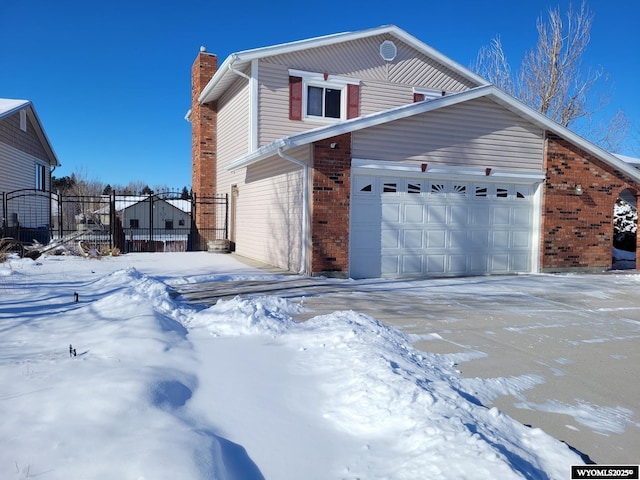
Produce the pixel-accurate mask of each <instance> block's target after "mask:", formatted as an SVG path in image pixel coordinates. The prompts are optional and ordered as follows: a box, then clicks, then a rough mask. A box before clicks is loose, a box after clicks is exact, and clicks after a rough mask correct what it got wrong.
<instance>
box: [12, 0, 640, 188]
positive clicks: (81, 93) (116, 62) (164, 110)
mask: <svg viewBox="0 0 640 480" xmlns="http://www.w3.org/2000/svg"><path fill="white" fill-rule="evenodd" d="M568 3H569V2H568V1H566V0H549V1H548V2H546V1H544V0H542V1H530V0H521V1H516V2H514V1H513V0H508V1H507V0H485V1H472V0H458V1H456V2H428V1H424V0H423V1H403V0H399V1H384V2H383V1H380V0H373V1H368V2H357V1H356V2H339V3H332V4H322V3H317V2H315V3H307V4H305V3H302V2H293V1H283V0H275V1H271V2H256V4H255V5H250V4H249V3H247V2H218V1H211V0H210V1H201V0H182V1H180V2H172V1H168V0H163V1H156V2H152V1H146V0H139V1H136V0H110V1H108V2H100V1H86V0H82V1H75V0H56V1H55V2H54V1H50V0H30V1H11V0H0V97H4V98H18V99H26V100H31V101H32V102H33V103H34V105H35V108H36V111H37V112H38V115H39V116H40V119H41V121H42V123H43V125H44V128H45V130H46V132H47V134H48V136H49V139H50V141H51V143H52V144H53V147H54V149H55V151H56V153H57V155H58V157H59V159H60V161H61V163H62V167H61V168H59V169H58V170H57V171H56V172H55V175H56V176H58V177H61V176H64V175H70V174H71V173H73V172H75V173H80V174H82V175H83V176H84V177H85V178H87V179H89V180H99V181H101V182H103V183H105V184H106V183H109V184H122V185H126V184H127V183H129V182H130V181H141V182H144V183H147V184H148V185H150V186H151V187H155V186H158V185H164V186H168V187H172V188H178V189H180V188H182V187H183V186H190V185H191V126H190V124H189V123H187V122H186V121H185V120H184V115H185V113H186V112H187V110H188V109H189V107H190V70H191V65H192V63H193V61H194V59H195V57H196V55H197V53H198V50H199V48H200V46H201V45H205V46H206V47H207V50H208V51H209V52H212V53H216V54H218V56H219V62H220V63H221V62H222V61H223V60H224V59H225V58H226V57H227V56H228V55H229V54H231V53H233V52H237V51H241V50H246V49H250V48H257V47H263V46H268V45H274V44H278V43H285V42H289V41H295V40H300V39H304V38H310V37H315V36H321V35H327V34H332V33H338V32H345V31H354V30H361V29H366V28H372V27H377V26H380V25H387V24H394V25H397V26H398V27H400V28H402V29H404V30H406V31H407V32H408V33H410V34H412V35H413V36H415V37H417V38H419V39H420V40H422V41H423V42H425V43H426V44H428V45H430V46H432V47H433V48H435V49H437V50H439V51H440V52H442V53H443V54H445V55H447V56H449V57H450V58H452V59H453V60H455V61H456V62H458V63H460V64H462V65H463V66H469V65H471V63H472V62H473V60H474V59H475V57H476V54H477V52H478V50H479V49H480V48H481V47H482V46H483V45H486V44H488V43H489V42H490V41H491V39H493V38H494V37H495V36H497V35H499V36H500V37H501V40H502V43H503V45H504V47H505V50H506V53H507V55H508V56H509V59H510V62H511V64H512V66H513V67H514V68H517V66H518V65H519V63H520V59H521V58H522V55H523V53H524V52H525V51H526V50H527V49H529V48H531V47H533V46H534V44H535V41H536V38H537V33H536V29H535V22H536V19H537V18H538V17H539V16H540V15H543V16H546V11H547V8H549V7H556V6H560V7H561V9H562V10H563V11H566V7H567V5H568ZM574 5H575V6H578V5H579V1H575V2H574ZM588 5H589V8H590V9H591V10H592V11H593V13H594V14H595V20H594V25H593V28H592V31H591V33H592V35H591V42H590V46H589V50H588V52H587V54H586V56H585V59H584V60H585V65H591V66H602V67H603V68H604V69H605V71H607V72H608V73H609V75H610V81H609V84H608V85H609V86H611V87H612V90H611V91H612V95H611V101H610V104H609V107H608V108H607V109H606V110H605V111H604V115H608V116H609V115H611V114H612V113H613V112H615V111H616V110H617V109H622V110H624V112H625V113H626V115H627V116H628V117H629V118H630V120H631V121H632V123H633V124H634V125H635V128H636V129H639V128H640V96H639V95H638V85H637V83H638V78H639V77H640V28H639V27H638V25H639V24H640V2H637V1H636V0H624V1H621V0H608V1H605V0H591V1H590V2H588ZM636 141H637V137H636ZM638 150H639V147H638V145H633V144H631V145H629V146H627V147H626V148H625V149H624V150H623V151H621V152H619V153H623V154H627V155H633V156H640V151H638Z"/></svg>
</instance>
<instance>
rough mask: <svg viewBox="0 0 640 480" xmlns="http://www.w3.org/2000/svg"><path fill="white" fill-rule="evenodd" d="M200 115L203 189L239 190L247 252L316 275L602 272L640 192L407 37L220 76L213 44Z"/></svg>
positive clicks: (584, 149) (226, 65) (318, 43)
mask: <svg viewBox="0 0 640 480" xmlns="http://www.w3.org/2000/svg"><path fill="white" fill-rule="evenodd" d="M188 119H189V120H190V121H191V123H192V131H193V143H192V151H193V191H194V192H195V193H196V195H208V194H213V193H228V194H229V195H230V219H229V220H230V240H231V241H232V242H233V244H234V245H235V249H236V252H237V253H238V254H241V255H244V256H246V257H250V258H254V259H257V260H260V261H263V262H266V263H268V264H272V265H275V266H279V267H282V268H286V269H289V270H292V271H299V272H303V273H307V274H313V275H316V274H325V275H328V274H333V275H339V276H350V277H353V278H364V277H378V276H412V275H419V276H423V275H438V276H439V275H474V274H499V273H517V272H540V271H562V270H580V269H583V270H589V269H599V270H602V269H607V268H610V266H611V251H612V238H613V212H614V204H615V201H616V199H617V198H618V196H619V195H621V193H622V192H626V193H627V194H629V193H630V194H631V195H632V196H634V197H636V196H637V195H638V191H639V190H638V188H639V186H640V172H638V170H636V169H634V168H633V167H631V166H629V165H627V164H626V163H625V162H623V161H621V160H620V159H618V158H616V157H615V156H613V155H611V154H609V153H608V152H606V151H604V150H602V149H600V148H598V147H597V146H595V145H593V144H591V143H590V142H588V141H586V140H585V139H584V138H581V137H580V136H578V135H576V134H575V133H573V132H572V131H570V130H568V129H566V128H564V127H562V126H560V125H558V124H556V123H555V122H553V121H551V120H549V119H548V118H546V117H545V116H543V115H541V114H540V113H538V112H536V111H534V110H533V109H531V108H529V107H527V106H526V105H524V104H522V103H521V102H519V101H518V100H516V99H515V98H513V97H511V96H509V95H507V94H506V93H504V92H503V91H501V90H500V89H498V88H496V87H495V86H493V85H490V84H488V83H487V82H486V81H485V80H484V79H482V78H480V77H479V76H477V75H476V74H474V73H473V72H471V71H469V70H468V69H466V68H464V67H462V66H461V65H459V64H457V63H456V62H454V61H453V60H451V59H449V58H447V57H446V56H444V55H442V54H441V53H439V52H437V51H435V50H434V49H432V48H431V47H429V46H428V45H426V44H425V43H423V42H422V41H420V40H418V39H417V38H415V37H413V36H411V35H410V34H408V33H407V32H405V31H403V30H401V29H399V28H397V27H395V26H383V27H379V28H373V29H370V30H364V31H358V32H349V33H341V34H336V35H329V36H326V37H319V38H311V39H308V40H302V41H297V42H292V43H287V44H282V45H275V46H270V47H264V48H257V49H254V50H247V51H242V52H238V53H234V54H232V55H230V56H228V57H227V58H226V59H225V60H224V61H223V62H222V63H221V64H218V58H217V57H216V56H215V55H213V54H210V53H208V52H207V51H206V50H205V49H204V48H203V49H201V52H200V53H199V55H198V56H197V58H196V61H195V63H194V64H193V69H192V105H191V110H190V111H189V113H188ZM201 213H202V212H201ZM195 221H196V225H198V222H199V219H198V216H197V215H196V218H195Z"/></svg>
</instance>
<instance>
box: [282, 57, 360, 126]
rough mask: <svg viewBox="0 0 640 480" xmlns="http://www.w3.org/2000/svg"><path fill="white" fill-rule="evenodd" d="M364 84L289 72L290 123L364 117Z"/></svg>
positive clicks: (319, 75)
mask: <svg viewBox="0 0 640 480" xmlns="http://www.w3.org/2000/svg"><path fill="white" fill-rule="evenodd" d="M359 103H360V82H359V81H358V80H355V79H351V78H345V77H338V76H335V75H329V74H319V73H310V72H301V71H299V70H289V119H290V120H305V119H306V120H322V121H336V120H346V119H349V118H355V117H357V116H359V114H360V105H359Z"/></svg>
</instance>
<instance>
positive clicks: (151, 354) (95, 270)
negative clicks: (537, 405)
mask: <svg viewBox="0 0 640 480" xmlns="http://www.w3.org/2000/svg"><path fill="white" fill-rule="evenodd" d="M258 273H260V272H257V271H255V270H252V269H251V268H250V267H247V266H245V265H243V264H240V263H239V262H237V261H236V260H235V259H234V258H233V257H230V256H227V255H212V254H207V253H168V254H128V255H123V256H120V257H105V258H102V259H99V260H98V259H85V258H80V257H72V256H68V257H66V256H44V257H42V258H40V259H38V261H36V262H34V261H32V260H28V259H17V258H13V259H11V260H10V261H9V262H6V263H2V264H0V382H1V385H2V392H0V415H1V418H2V422H1V423H0V478H3V479H4V478H6V479H13V478H15V479H25V478H38V479H69V478H83V479H119V480H120V479H135V480H141V479H154V480H156V479H165V478H167V479H198V478H202V479H243V480H245V479H246V480H256V479H263V478H266V479H278V480H283V479H284V480H286V479H296V480H298V479H306V480H308V479H323V480H326V479H389V478H393V479H425V478H429V479H438V478H450V479H461V478H465V479H488V478H492V479H494V478H500V479H511V478H527V479H546V478H550V479H563V480H564V479H567V478H569V466H570V465H572V464H581V463H582V461H581V459H580V457H579V456H578V455H577V454H575V453H573V452H572V451H571V450H570V449H569V448H568V447H567V446H566V445H565V444H563V443H561V442H559V441H557V440H555V439H554V438H552V437H551V436H549V435H547V434H546V433H544V432H543V431H541V430H539V429H535V428H534V429H532V428H527V427H525V426H523V425H521V424H520V423H518V422H516V421H515V420H513V419H511V418H510V417H508V416H506V415H505V414H503V413H502V412H500V411H498V410H497V409H495V408H491V409H488V408H486V407H484V406H482V405H481V404H480V402H478V401H477V398H481V397H482V394H483V392H482V391H478V388H482V387H481V386H479V385H475V386H474V394H473V395H470V394H469V393H468V392H466V391H465V385H466V384H465V383H464V382H463V381H462V380H461V378H460V374H459V372H458V371H457V370H456V366H455V365H456V362H457V361H458V360H459V359H456V358H454V357H452V356H447V355H436V354H428V353H424V352H420V351H417V350H415V349H414V348H413V347H412V344H411V340H410V339H409V338H408V337H407V336H406V335H405V334H403V333H402V332H400V331H399V330H396V329H393V328H390V327H387V326H385V325H382V324H381V323H379V322H378V321H376V320H375V319H374V318H371V317H367V316H365V315H363V314H361V313H358V312H354V311H337V312H335V313H332V314H330V315H325V316H319V317H315V318H312V319H310V320H309V321H307V322H304V323H296V322H294V321H293V320H292V315H293V314H294V313H295V312H297V311H299V309H301V308H303V307H301V306H300V305H297V304H295V303H293V302H291V301H290V300H287V299H284V298H278V297H261V298H256V299H252V300H242V299H239V298H236V299H233V300H228V301H220V302H219V303H218V304H217V305H215V306H213V307H209V308H195V307H192V306H188V305H186V304H181V303H180V302H178V301H175V300H173V299H172V297H171V295H170V289H169V287H168V286H169V285H176V284H179V283H186V282H189V283H196V282H200V281H211V280H212V279H215V280H217V281H224V280H225V279H227V280H237V279H250V278H264V273H261V274H260V275H258ZM277 279H278V276H277V275H274V276H273V277H272V280H276V281H277ZM76 293H77V300H78V301H77V302H76V301H75V300H76V295H75V294H76ZM70 345H71V346H72V348H73V349H75V353H76V356H70V353H69V349H70ZM486 388H487V389H490V390H491V395H494V394H495V389H496V388H500V387H499V386H498V385H487V386H486ZM505 388H507V387H505ZM487 394H489V393H487Z"/></svg>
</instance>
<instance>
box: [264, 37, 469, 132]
mask: <svg viewBox="0 0 640 480" xmlns="http://www.w3.org/2000/svg"><path fill="white" fill-rule="evenodd" d="M386 39H387V37H386V36H385V35H380V36H376V37H372V38H366V39H360V40H356V41H352V42H345V43H341V44H339V45H333V46H327V47H321V48H313V49H308V50H303V51H299V52H294V53H289V54H286V55H276V56H273V57H268V58H264V59H261V60H260V63H259V71H258V83H259V90H258V124H259V132H258V144H259V145H265V144H266V143H269V142H271V141H273V140H276V139H278V138H282V137H285V136H288V135H292V134H295V133H299V132H303V131H306V130H310V129H312V128H316V127H319V126H322V125H326V123H320V122H311V121H308V120H307V121H291V120H289V72H288V69H289V68H293V69H296V70H303V71H309V72H318V73H328V74H329V75H339V76H345V77H351V78H355V79H358V80H360V81H361V89H360V115H367V114H371V113H375V112H379V111H382V110H386V109H389V108H393V107H398V106H401V105H406V104H408V103H412V102H413V88H414V87H420V88H429V89H435V90H445V91H448V92H460V91H464V90H467V89H469V88H472V87H475V86H477V85H475V84H472V83H471V82H470V81H468V80H466V79H464V78H462V77H460V76H459V75H457V74H456V73H454V72H453V71H452V70H450V69H449V68H447V67H445V66H443V65H440V64H439V63H437V62H435V61H434V60H433V59H431V58H428V57H426V56H425V55H423V54H421V53H419V52H418V51H416V50H414V49H413V48H411V47H409V46H408V45H406V44H404V43H402V42H400V41H399V40H397V39H393V41H394V43H395V44H396V45H397V47H398V55H397V57H396V59H395V60H393V61H392V62H385V61H384V60H383V59H382V58H381V57H380V53H379V49H380V44H381V43H382V42H383V41H384V40H386Z"/></svg>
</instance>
